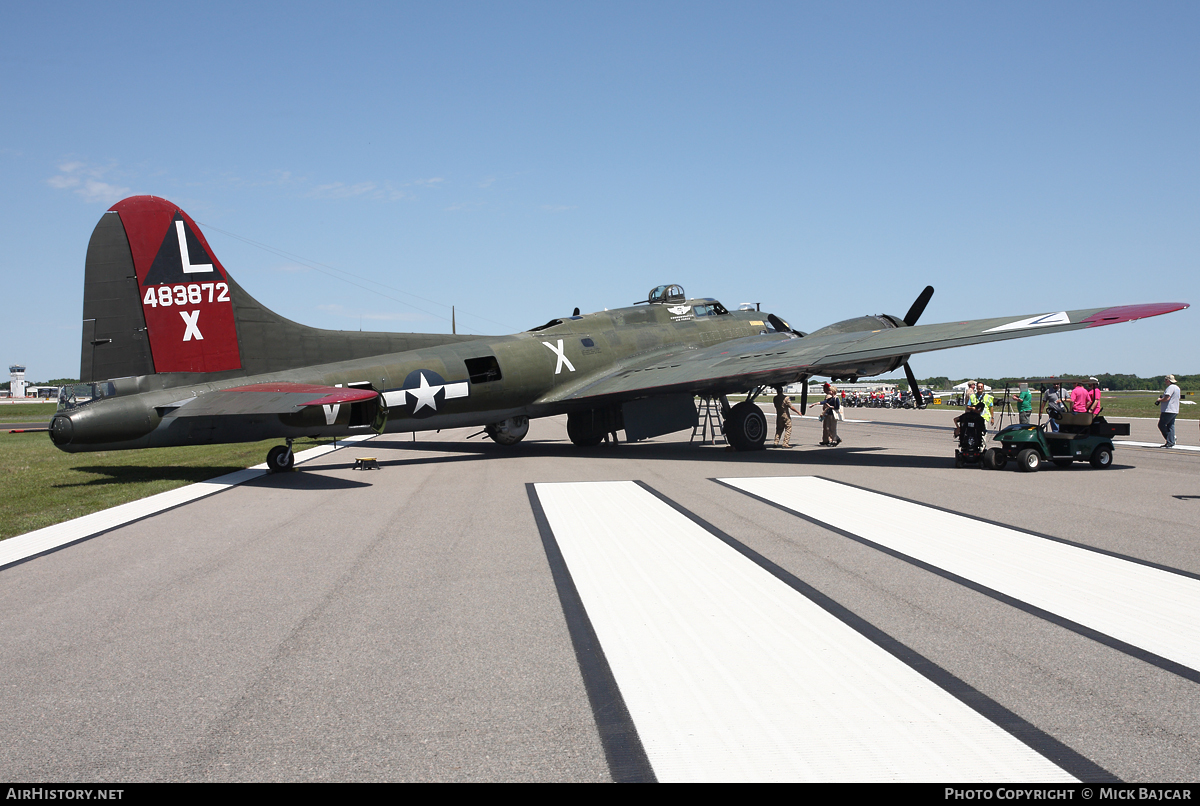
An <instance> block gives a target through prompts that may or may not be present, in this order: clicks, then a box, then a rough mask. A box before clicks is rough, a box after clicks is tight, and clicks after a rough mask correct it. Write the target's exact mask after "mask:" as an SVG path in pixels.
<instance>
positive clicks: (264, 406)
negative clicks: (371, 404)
mask: <svg viewBox="0 0 1200 806" xmlns="http://www.w3.org/2000/svg"><path fill="white" fill-rule="evenodd" d="M375 397H378V393H377V392H375V391H373V390H371V389H357V388H356V389H348V388H345V387H340V386H320V385H318V384H309V383H257V384H252V385H250V386H236V387H233V388H232V389H222V390H221V391H219V392H209V393H208V394H204V395H199V396H198V397H194V398H189V399H187V400H183V401H180V402H179V403H177V404H173V405H175V406H178V408H175V409H173V410H172V411H168V412H167V413H165V414H164V417H229V416H246V415H255V414H293V413H295V412H298V411H300V410H301V409H304V408H307V407H309V406H335V405H338V404H340V403H358V402H360V401H363V400H371V399H372V398H375ZM167 408H170V407H167Z"/></svg>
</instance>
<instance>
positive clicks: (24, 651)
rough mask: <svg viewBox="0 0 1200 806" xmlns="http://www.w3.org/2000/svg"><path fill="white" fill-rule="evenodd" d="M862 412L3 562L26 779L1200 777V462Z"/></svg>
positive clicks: (517, 468)
mask: <svg viewBox="0 0 1200 806" xmlns="http://www.w3.org/2000/svg"><path fill="white" fill-rule="evenodd" d="M847 416H848V417H849V418H850V419H851V420H854V419H863V420H868V419H869V420H871V421H872V422H867V423H859V422H845V423H843V424H842V425H841V426H840V434H841V436H842V438H843V440H844V441H843V443H842V444H841V446H839V447H838V448H832V449H831V448H821V447H818V446H817V445H816V443H817V442H818V441H819V440H820V429H819V424H818V423H816V422H814V421H812V420H807V419H806V420H797V421H796V426H795V432H794V436H793V441H794V443H796V447H794V448H792V449H791V450H782V449H780V450H770V449H769V450H767V451H765V452H760V453H754V454H739V453H734V452H730V451H726V450H725V449H724V448H723V447H722V446H712V445H705V446H700V445H696V444H689V442H688V439H687V436H688V435H687V433H686V432H685V433H684V434H682V435H675V436H671V437H666V438H662V439H658V440H653V441H648V442H643V443H638V444H633V445H625V444H621V445H601V446H599V447H597V448H595V449H590V450H579V449H576V448H575V447H574V446H572V445H571V444H570V443H569V442H567V440H566V438H565V427H564V422H563V418H551V419H548V420H543V421H535V422H534V423H533V427H532V429H531V431H530V434H529V436H528V437H527V438H526V440H525V441H524V442H523V443H521V444H520V445H518V446H516V447H515V448H503V447H500V446H497V445H494V444H492V443H490V442H487V441H482V440H481V438H479V437H476V438H475V439H470V440H467V439H465V437H466V436H467V435H468V434H469V433H470V432H469V431H455V432H445V433H441V434H422V435H418V437H417V439H416V441H413V440H412V438H411V437H410V436H389V437H381V438H379V439H376V440H373V441H371V442H368V443H364V444H361V445H358V446H354V447H351V448H347V449H344V450H341V451H338V452H336V453H333V454H329V455H327V456H325V457H321V458H320V459H317V460H313V461H312V462H310V463H308V464H306V465H304V466H303V468H302V469H301V470H300V471H298V472H295V473H291V474H286V475H279V476H269V477H265V478H262V479H260V480H257V481H253V482H250V483H247V484H245V485H242V486H240V487H236V488H233V489H230V490H228V491H226V492H223V493H220V494H218V495H214V496H211V497H209V498H205V499H202V500H198V501H195V502H193V503H190V504H187V505H185V506H181V507H177V508H175V509H172V510H169V511H166V512H163V513H160V514H158V515H156V516H153V517H150V518H147V519H144V520H141V521H138V522H135V523H132V524H129V525H127V526H124V527H121V528H118V529H115V530H113V531H109V532H106V533H104V534H102V535H99V536H97V537H95V538H92V539H90V540H86V541H84V542H81V543H77V544H74V545H71V546H68V547H66V548H64V549H62V550H60V551H57V552H54V553H52V554H49V555H46V556H42V557H38V558H35V559H33V560H30V561H28V562H24V563H21V564H19V565H15V566H12V567H9V568H6V569H4V570H3V571H0V577H2V580H0V581H2V584H0V630H2V632H3V635H4V636H5V639H4V641H3V642H0V666H2V668H3V669H4V671H5V674H4V679H3V685H2V686H0V692H2V693H0V731H2V732H3V736H4V737H5V742H4V744H5V751H4V752H3V753H0V778H3V779H5V780H27V781H68V780H69V781H80V782H83V781H89V782H132V781H308V780H312V781H349V780H354V781H357V780H372V781H374V780H384V781H495V780H503V781H607V780H613V779H618V780H647V779H659V780H728V779H733V780H742V779H751V778H753V779H767V778H781V779H784V780H804V779H813V780H819V779H832V780H906V779H918V780H935V781H945V780H950V779H952V778H953V779H956V780H976V781H995V780H1002V779H1005V778H1010V779H1014V780H1031V779H1033V780H1052V779H1058V778H1060V777H1061V778H1067V779H1069V778H1081V779H1085V780H1114V779H1120V780H1125V781H1131V782H1136V781H1159V782H1166V781H1195V780H1197V779H1198V778H1200V724H1198V721H1197V718H1196V714H1198V713H1200V660H1197V659H1195V658H1194V657H1193V654H1192V653H1193V652H1194V651H1195V650H1196V648H1197V647H1198V646H1200V639H1197V636H1195V635H1193V633H1192V630H1195V629H1197V628H1196V627H1194V626H1193V624H1192V622H1193V621H1194V619H1192V615H1193V614H1194V613H1195V612H1196V610H1195V609H1194V607H1193V604H1195V603H1200V548H1198V546H1197V529H1196V523H1197V520H1198V515H1200V473H1198V472H1197V471H1198V470H1200V453H1196V452H1184V451H1174V452H1172V451H1164V450H1160V449H1152V448H1131V447H1130V448H1126V447H1121V446H1118V448H1117V451H1116V458H1115V463H1114V467H1113V468H1112V469H1110V470H1105V471H1099V470H1093V469H1091V468H1090V467H1089V466H1088V465H1087V464H1076V465H1075V466H1073V467H1071V468H1069V469H1061V468H1055V467H1053V466H1051V467H1046V468H1044V469H1043V470H1042V471H1040V472H1038V473H1036V474H1028V473H1018V472H1015V471H1013V470H1011V465H1010V469H1009V470H1005V471H1001V472H989V471H983V470H979V469H976V468H965V469H961V470H956V469H955V468H954V467H953V460H952V457H953V448H954V442H953V440H952V439H951V436H950V432H949V418H950V417H951V416H952V413H949V412H937V411H925V412H921V411H887V410H866V409H852V410H849V411H848V412H847ZM1188 425H1190V422H1188V423H1184V424H1183V425H1182V427H1181V429H1180V431H1181V433H1180V444H1181V445H1192V446H1195V445H1196V444H1197V442H1198V440H1197V434H1196V433H1193V432H1192V431H1190V430H1188V428H1187V426H1188ZM1193 429H1194V427H1193ZM1129 439H1131V440H1135V441H1138V440H1140V441H1145V442H1149V443H1152V442H1155V441H1157V431H1156V429H1155V428H1154V421H1150V420H1146V421H1140V420H1139V421H1134V424H1133V434H1132V435H1131V437H1130V438H1129ZM358 456H376V457H377V458H378V460H379V464H380V465H381V469H380V470H378V471H374V470H372V471H355V470H352V466H353V462H354V458H355V457H358ZM764 479H778V481H763V480H764ZM566 482H572V484H564V483H566ZM599 482H637V483H636V484H619V485H610V484H600V483H599ZM805 496H807V497H805ZM631 536H632V539H629V538H631ZM660 537H661V538H663V540H661V541H660V540H659V538H660ZM668 538H669V539H668ZM621 541H625V542H623V543H622V542H621ZM1156 575H1157V576H1156ZM1093 583H1094V586H1095V589H1094V590H1092V589H1089V585H1091V584H1093ZM760 594H762V595H768V594H769V596H770V597H773V598H770V599H762V600H759V599H758V598H755V597H758V596H759V595H760ZM1193 596H1195V597H1196V598H1195V599H1193V598H1191V597H1193ZM821 674H824V675H825V676H824V677H822V676H820V675H821ZM914 714H915V715H916V716H913V715H914Z"/></svg>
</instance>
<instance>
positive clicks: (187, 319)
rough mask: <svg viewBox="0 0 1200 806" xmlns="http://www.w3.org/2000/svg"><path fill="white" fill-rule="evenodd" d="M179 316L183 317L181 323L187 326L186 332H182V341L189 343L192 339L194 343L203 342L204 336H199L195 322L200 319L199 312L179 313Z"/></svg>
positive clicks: (198, 329)
mask: <svg viewBox="0 0 1200 806" xmlns="http://www.w3.org/2000/svg"><path fill="white" fill-rule="evenodd" d="M181 287H182V286H181ZM179 315H180V316H182V317H183V323H184V324H185V325H187V330H185V331H183V340H184V341H191V340H192V339H193V338H194V339H195V340H196V341H204V336H202V335H200V328H198V327H196V322H197V320H199V319H200V312H199V311H192V312H191V313H188V312H187V311H180V312H179Z"/></svg>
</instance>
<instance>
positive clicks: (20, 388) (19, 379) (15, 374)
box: [8, 364, 25, 397]
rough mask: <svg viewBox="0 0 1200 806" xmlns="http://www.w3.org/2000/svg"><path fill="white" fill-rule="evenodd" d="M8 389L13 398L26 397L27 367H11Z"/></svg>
mask: <svg viewBox="0 0 1200 806" xmlns="http://www.w3.org/2000/svg"><path fill="white" fill-rule="evenodd" d="M8 389H9V393H10V395H11V396H12V397H25V367H23V366H21V365H19V364H11V365H10V366H9V368H8Z"/></svg>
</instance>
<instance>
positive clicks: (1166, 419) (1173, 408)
mask: <svg viewBox="0 0 1200 806" xmlns="http://www.w3.org/2000/svg"><path fill="white" fill-rule="evenodd" d="M1155 402H1156V403H1158V412H1159V413H1158V430H1159V432H1160V433H1162V435H1163V439H1165V440H1166V442H1165V443H1164V444H1163V447H1164V448H1174V447H1175V417H1176V416H1178V414H1179V387H1178V386H1176V384H1175V376H1174V375H1168V376H1167V388H1166V389H1165V390H1164V391H1163V393H1162V394H1161V395H1160V396H1159V398H1158V400H1156V401H1155Z"/></svg>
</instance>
